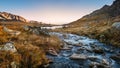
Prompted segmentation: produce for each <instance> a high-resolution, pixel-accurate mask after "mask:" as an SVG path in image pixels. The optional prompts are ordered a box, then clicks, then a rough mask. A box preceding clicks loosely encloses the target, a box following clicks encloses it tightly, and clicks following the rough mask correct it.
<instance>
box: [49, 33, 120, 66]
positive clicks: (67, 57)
mask: <svg viewBox="0 0 120 68" xmlns="http://www.w3.org/2000/svg"><path fill="white" fill-rule="evenodd" d="M51 35H56V36H58V37H59V38H60V40H61V41H63V42H64V46H63V48H62V49H61V51H60V52H59V54H58V55H57V56H53V55H47V58H49V59H51V60H52V61H53V62H52V63H50V64H49V66H48V68H120V59H118V60H116V58H115V56H116V55H117V54H120V48H117V47H113V46H112V45H105V44H103V43H100V42H99V41H98V40H95V39H90V38H88V37H83V36H78V35H75V34H67V33H56V32H53V33H51Z"/></svg>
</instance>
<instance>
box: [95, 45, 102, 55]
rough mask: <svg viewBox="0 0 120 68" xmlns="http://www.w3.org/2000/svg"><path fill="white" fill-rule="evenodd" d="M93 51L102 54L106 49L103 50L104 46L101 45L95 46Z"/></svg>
mask: <svg viewBox="0 0 120 68" xmlns="http://www.w3.org/2000/svg"><path fill="white" fill-rule="evenodd" d="M93 52H95V53H99V54H102V53H104V50H103V48H101V47H95V48H94V49H93Z"/></svg>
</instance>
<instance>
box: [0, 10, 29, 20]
mask: <svg viewBox="0 0 120 68" xmlns="http://www.w3.org/2000/svg"><path fill="white" fill-rule="evenodd" d="M0 21H21V22H27V20H26V19H25V18H23V17H21V16H18V15H14V14H11V13H7V12H0Z"/></svg>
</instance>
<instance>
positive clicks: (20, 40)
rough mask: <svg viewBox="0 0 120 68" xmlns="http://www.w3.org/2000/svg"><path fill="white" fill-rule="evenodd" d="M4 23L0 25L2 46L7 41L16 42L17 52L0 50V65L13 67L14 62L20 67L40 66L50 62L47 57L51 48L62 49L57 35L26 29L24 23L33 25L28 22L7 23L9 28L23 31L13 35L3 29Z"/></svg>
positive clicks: (34, 67)
mask: <svg viewBox="0 0 120 68" xmlns="http://www.w3.org/2000/svg"><path fill="white" fill-rule="evenodd" d="M2 25H3V23H2V24H1V25H0V46H3V45H4V44H6V42H9V41H12V42H14V46H15V47H16V49H17V52H15V53H12V52H10V51H5V50H3V51H0V67H1V68H7V67H11V66H12V64H14V65H16V66H17V67H19V68H23V67H24V68H29V67H30V68H38V67H41V66H42V65H45V64H47V63H48V62H49V60H48V59H47V58H46V53H47V51H48V49H49V48H53V49H55V50H56V51H57V52H58V51H59V49H60V43H61V41H60V40H59V39H58V38H57V37H56V36H46V35H43V34H42V35H36V34H33V33H30V32H28V31H25V30H24V29H23V26H24V25H32V24H28V23H20V22H19V23H17V22H16V23H12V22H11V23H8V22H7V23H6V24H4V25H5V26H6V27H7V28H10V29H12V30H17V31H21V34H20V35H18V36H11V35H9V34H8V33H6V32H4V31H3V27H2Z"/></svg>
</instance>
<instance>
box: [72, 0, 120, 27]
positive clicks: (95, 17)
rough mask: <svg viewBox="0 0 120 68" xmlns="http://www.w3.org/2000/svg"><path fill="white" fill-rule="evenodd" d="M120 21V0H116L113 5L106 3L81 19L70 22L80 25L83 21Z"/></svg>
mask: <svg viewBox="0 0 120 68" xmlns="http://www.w3.org/2000/svg"><path fill="white" fill-rule="evenodd" d="M116 21H120V0H115V1H114V2H113V4H112V5H111V6H109V5H105V6H103V7H102V8H101V9H99V10H96V11H94V12H92V13H91V14H89V15H86V16H83V17H82V18H81V19H79V20H77V21H74V22H72V23H70V24H71V25H78V24H81V22H87V23H99V22H108V23H110V22H116Z"/></svg>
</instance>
